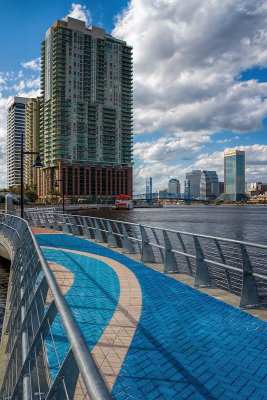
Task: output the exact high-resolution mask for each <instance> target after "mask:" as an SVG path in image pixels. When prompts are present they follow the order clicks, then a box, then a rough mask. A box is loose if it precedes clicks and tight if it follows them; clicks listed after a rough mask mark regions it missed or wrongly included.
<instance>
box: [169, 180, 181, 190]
mask: <svg viewBox="0 0 267 400" xmlns="http://www.w3.org/2000/svg"><path fill="white" fill-rule="evenodd" d="M168 193H181V188H180V182H179V180H178V179H175V178H173V179H170V180H169V183H168Z"/></svg>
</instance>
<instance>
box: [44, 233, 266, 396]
mask: <svg viewBox="0 0 267 400" xmlns="http://www.w3.org/2000/svg"><path fill="white" fill-rule="evenodd" d="M37 238H38V241H39V244H40V245H41V246H48V247H54V248H64V249H68V250H74V251H79V252H83V253H88V256H89V253H90V254H94V255H96V256H100V257H107V258H111V259H113V260H115V261H116V262H118V263H120V264H121V265H123V266H125V267H126V268H128V269H129V270H130V271H131V272H132V273H133V274H134V275H135V277H136V278H137V280H138V282H139V285H140V287H141V291H142V312H141V317H140V321H139V323H138V326H137V329H136V331H135V334H134V337H133V340H132V342H131V344H130V348H129V350H128V352H127V355H126V357H125V359H124V361H123V364H122V367H121V369H120V371H119V373H118V377H117V379H116V381H115V384H114V386H113V389H112V397H113V398H114V399H117V400H123V399H147V400H154V399H190V400H197V399H209V400H215V399H216V400H217V399H220V400H226V399H227V400H235V399H240V400H241V399H242V400H245V399H249V400H260V399H262V400H263V399H267V395H266V393H267V376H266V370H267V369H266V354H265V352H264V350H265V347H266V327H267V324H266V323H264V322H263V321H261V320H259V319H257V318H255V317H253V316H251V315H249V314H247V313H244V312H243V311H241V310H238V309H235V308H233V307H231V306H229V305H227V304H225V303H223V302H221V301H219V300H216V299H214V298H212V297H210V296H208V295H205V294H203V293H200V292H198V291H196V290H194V289H192V288H190V287H188V286H185V285H183V284H181V283H180V282H177V281H176V280H174V279H172V278H170V277H167V276H164V275H163V274H161V273H159V272H157V271H154V270H152V269H150V268H148V267H146V266H144V265H142V264H140V263H138V262H136V261H133V260H131V259H129V258H127V257H125V256H124V255H122V254H119V253H117V252H114V251H112V250H110V249H107V248H105V247H102V246H100V245H97V244H94V243H92V242H89V241H86V240H83V239H80V238H76V237H73V236H70V235H65V234H61V235H53V234H46V235H42V234H40V235H37ZM43 252H44V255H45V257H46V258H47V260H49V261H52V262H56V263H58V264H60V265H63V266H64V267H65V268H68V269H70V270H71V272H72V273H73V274H74V284H73V290H74V288H75V286H76V287H77V288H76V289H77V290H78V291H79V293H80V297H81V298H84V299H85V298H87V301H86V302H83V304H82V306H81V307H80V309H79V304H78V303H79V302H77V303H73V301H74V299H73V297H74V296H71V291H72V289H70V290H69V292H68V293H67V294H66V295H65V297H66V300H67V302H68V303H69V305H70V307H71V309H72V310H73V315H74V317H75V319H76V321H77V323H78V324H79V326H80V329H81V331H82V333H83V335H84V337H85V338H86V340H87V341H88V346H89V348H90V349H92V348H94V347H95V346H97V343H98V341H99V339H100V337H101V335H102V333H103V332H104V330H105V328H106V327H107V326H108V324H109V321H110V320H111V319H112V316H113V314H114V312H115V310H116V307H117V304H118V300H119V292H120V282H119V278H118V275H117V273H115V271H114V270H111V268H109V266H108V265H107V264H105V263H103V262H101V261H98V259H97V258H94V259H92V258H90V256H89V257H85V256H82V255H77V254H75V257H74V255H72V256H73V257H72V258H70V253H68V252H66V251H59V250H53V249H43ZM79 257H82V258H79ZM100 257H99V259H100ZM85 260H90V262H89V261H87V262H85ZM111 271H112V272H111ZM85 276H86V282H87V283H86V284H85V279H84V278H85ZM88 282H91V283H90V285H89V287H88ZM68 295H69V297H68ZM83 296H84V297H83ZM86 315H87V316H88V315H90V318H88V317H86ZM94 322H97V323H96V324H95V323H94ZM117 346H119V344H118V345H117ZM115 348H116V347H115Z"/></svg>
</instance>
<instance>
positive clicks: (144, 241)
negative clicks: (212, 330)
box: [28, 213, 267, 308]
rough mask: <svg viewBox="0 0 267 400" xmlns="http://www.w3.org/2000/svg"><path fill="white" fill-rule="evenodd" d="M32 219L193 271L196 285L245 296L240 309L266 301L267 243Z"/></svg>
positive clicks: (113, 223) (94, 220)
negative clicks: (215, 287) (214, 286)
mask: <svg viewBox="0 0 267 400" xmlns="http://www.w3.org/2000/svg"><path fill="white" fill-rule="evenodd" d="M28 218H29V221H30V222H31V223H32V224H35V225H37V226H39V227H41V226H44V227H46V228H51V226H52V228H53V229H56V230H63V231H64V232H66V233H71V234H74V235H78V236H79V235H83V236H85V237H87V238H89V239H95V241H96V242H97V243H101V242H102V243H103V242H107V243H108V245H109V247H122V251H123V252H124V253H128V254H129V253H133V252H136V251H137V252H138V251H139V252H140V254H141V261H142V262H148V263H149V262H159V260H160V259H161V261H162V263H163V264H164V269H163V272H164V273H173V272H183V273H189V274H190V275H194V276H195V282H194V286H195V287H205V286H206V287H210V286H211V285H212V284H214V282H215V283H216V285H217V286H219V287H221V288H223V289H227V288H228V290H229V291H230V292H234V293H236V294H240V307H241V308H252V307H258V306H260V305H261V304H263V303H265V302H267V301H266V300H264V298H265V297H266V293H267V287H266V286H264V285H265V282H266V281H267V275H265V272H264V271H266V269H265V267H266V262H267V251H266V250H267V246H266V245H261V244H257V243H250V242H245V241H240V240H233V239H227V238H221V237H215V236H209V235H202V234H195V233H189V232H184V231H175V230H172V229H163V228H160V227H152V226H149V225H141V224H136V223H132V222H125V221H118V220H114V219H105V218H99V217H89V216H79V215H72V214H62V213H46V215H42V214H40V213H29V214H28ZM179 247H180V248H179ZM253 249H258V250H259V251H258V252H257V253H256V252H255V251H254V252H253ZM222 274H223V275H222ZM241 286H242V288H241ZM259 291H260V296H259Z"/></svg>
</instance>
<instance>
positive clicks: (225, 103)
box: [113, 0, 267, 134]
mask: <svg viewBox="0 0 267 400" xmlns="http://www.w3.org/2000/svg"><path fill="white" fill-rule="evenodd" d="M266 22H267V7H266V3H265V1H264V0H254V1H253V2H251V1H250V0H236V1H235V2H233V1H232V0H224V1H221V0H213V1H210V2H207V1H205V0H198V1H196V0H187V1H186V2H183V1H179V2H177V1H174V0H158V1H154V0H146V1H142V0H131V1H130V3H129V6H128V8H127V9H126V10H125V11H124V12H123V14H122V15H121V16H120V17H119V19H118V21H117V24H116V27H115V29H114V31H113V35H114V36H117V37H120V38H122V39H124V40H126V41H127V42H128V43H129V44H130V45H133V47H134V96H135V97H134V101H135V114H134V117H135V131H136V132H139V133H150V132H153V131H162V132H164V133H167V134H170V133H173V132H174V131H176V130H181V131H184V132H187V131H195V132H196V133H198V132H199V131H202V130H206V131H207V133H208V132H209V133H212V132H214V131H219V130H221V129H224V130H230V131H234V132H240V133H244V132H247V131H250V130H257V129H260V128H261V127H262V119H263V118H264V117H265V116H266V114H267V100H266V93H267V84H266V83H261V82H258V81H257V80H251V81H248V82H246V83H243V82H239V81H238V77H239V76H240V73H241V72H242V71H244V70H246V69H249V68H252V67H254V66H255V65H256V66H260V67H263V68H264V67H267V50H266V39H267V28H266V26H267V25H266Z"/></svg>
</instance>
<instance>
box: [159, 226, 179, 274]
mask: <svg viewBox="0 0 267 400" xmlns="http://www.w3.org/2000/svg"><path fill="white" fill-rule="evenodd" d="M163 237H164V245H165V259H164V269H163V273H164V274H172V273H175V272H179V270H178V266H177V262H176V258H175V255H174V253H173V252H172V245H171V242H170V239H169V237H168V235H167V232H166V231H163Z"/></svg>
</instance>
